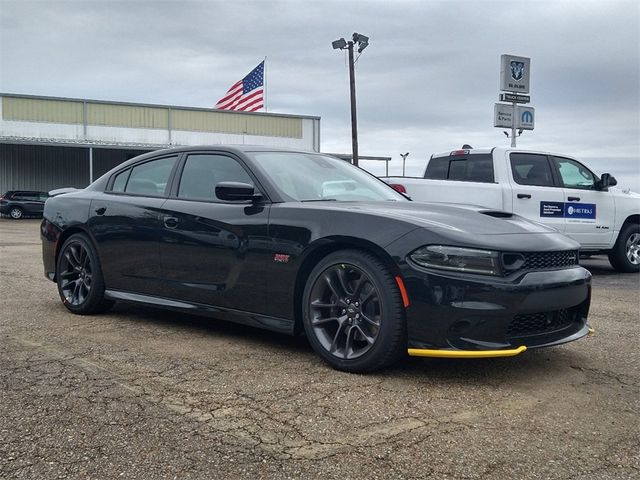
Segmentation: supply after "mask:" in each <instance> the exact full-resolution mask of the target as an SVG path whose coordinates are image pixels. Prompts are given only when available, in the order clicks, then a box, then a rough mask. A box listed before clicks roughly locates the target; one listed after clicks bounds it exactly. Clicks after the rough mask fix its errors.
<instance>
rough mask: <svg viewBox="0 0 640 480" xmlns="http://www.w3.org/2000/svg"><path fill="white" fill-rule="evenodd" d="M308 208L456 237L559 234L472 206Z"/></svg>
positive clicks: (333, 204)
mask: <svg viewBox="0 0 640 480" xmlns="http://www.w3.org/2000/svg"><path fill="white" fill-rule="evenodd" d="M304 205H305V206H307V207H308V208H321V209H322V210H347V211H352V212H359V213H362V214H366V215H374V216H377V217H387V218H389V219H393V220H396V221H397V220H403V221H405V222H407V223H411V224H413V225H415V226H416V227H424V228H428V229H430V230H433V229H441V230H447V231H450V232H451V233H454V232H455V233H456V234H462V235H464V234H470V235H515V234H523V233H526V234H536V233H539V234H548V233H551V232H556V230H554V229H551V228H549V227H547V226H545V225H542V224H540V223H536V222H532V221H529V220H527V219H525V218H523V217H520V216H518V215H513V214H510V213H507V212H502V211H496V210H490V209H487V208H484V207H479V206H473V205H458V204H445V203H422V202H420V203H419V202H334V201H331V202H329V201H327V202H313V203H311V202H310V203H304Z"/></svg>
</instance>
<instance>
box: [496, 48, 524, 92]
mask: <svg viewBox="0 0 640 480" xmlns="http://www.w3.org/2000/svg"><path fill="white" fill-rule="evenodd" d="M530 68H531V59H530V58H528V57H516V56H515V55H501V56H500V90H502V91H503V92H517V93H529V73H530Z"/></svg>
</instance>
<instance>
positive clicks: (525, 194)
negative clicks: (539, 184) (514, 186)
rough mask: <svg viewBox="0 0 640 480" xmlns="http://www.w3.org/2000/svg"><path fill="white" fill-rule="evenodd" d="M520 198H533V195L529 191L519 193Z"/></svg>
mask: <svg viewBox="0 0 640 480" xmlns="http://www.w3.org/2000/svg"><path fill="white" fill-rule="evenodd" d="M518 198H531V195H529V194H528V193H519V194H518Z"/></svg>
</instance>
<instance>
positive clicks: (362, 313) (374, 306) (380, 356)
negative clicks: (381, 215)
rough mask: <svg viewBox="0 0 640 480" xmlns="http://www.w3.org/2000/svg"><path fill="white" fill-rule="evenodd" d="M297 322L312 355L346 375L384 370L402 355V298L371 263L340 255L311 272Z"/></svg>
mask: <svg viewBox="0 0 640 480" xmlns="http://www.w3.org/2000/svg"><path fill="white" fill-rule="evenodd" d="M303 322H304V328H305V332H306V334H307V337H308V338H309V342H310V343H311V346H312V347H313V349H314V350H315V351H316V352H317V353H318V354H319V355H320V356H321V357H322V358H323V359H324V360H325V361H327V363H329V364H330V365H331V366H332V367H334V368H336V369H338V370H344V371H348V372H368V371H372V370H378V369H381V368H384V367H386V366H388V365H390V364H391V363H393V362H394V361H395V360H397V359H398V358H399V357H400V356H401V355H402V353H403V352H404V351H405V349H406V327H405V319H404V310H403V305H402V298H401V295H400V292H399V290H398V286H397V285H396V282H395V279H394V277H393V275H392V274H391V272H389V270H388V268H387V267H386V266H385V265H384V264H383V263H382V262H380V261H379V260H378V259H377V258H376V257H374V256H372V255H369V254H367V253H364V252H360V251H357V250H344V251H339V252H335V253H332V254H331V255H328V256H327V257H325V258H324V259H323V260H322V261H321V262H320V263H319V264H318V265H317V266H316V267H315V268H314V269H313V271H312V272H311V274H310V275H309V279H308V280H307V284H306V287H305V290H304V294H303Z"/></svg>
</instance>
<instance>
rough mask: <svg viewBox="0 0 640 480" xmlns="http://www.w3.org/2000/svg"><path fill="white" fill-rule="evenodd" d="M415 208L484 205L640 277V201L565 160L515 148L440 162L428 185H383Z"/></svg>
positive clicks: (422, 180)
mask: <svg viewBox="0 0 640 480" xmlns="http://www.w3.org/2000/svg"><path fill="white" fill-rule="evenodd" d="M383 180H385V181H386V182H387V183H389V184H391V185H392V186H393V187H394V188H396V189H397V190H400V191H404V192H405V193H406V194H407V195H409V196H410V197H411V198H412V199H413V200H414V201H418V202H444V203H462V204H473V205H480V206H482V207H485V208H487V209H492V210H502V211H506V212H510V213H515V214H518V215H521V216H523V217H526V218H528V219H530V220H534V221H537V222H540V223H543V224H546V225H548V226H550V227H553V228H555V229H556V230H558V231H560V232H562V233H564V234H565V235H567V236H568V237H571V238H573V239H574V240H576V241H578V242H579V243H580V245H581V252H582V253H591V254H596V253H607V254H608V255H609V261H610V262H611V265H612V266H613V267H614V268H616V269H617V270H619V271H624V272H637V271H640V195H638V194H637V193H632V192H628V191H622V190H620V189H618V188H615V185H616V183H617V182H616V179H615V178H614V177H612V176H611V175H610V174H608V173H605V174H602V175H596V174H595V173H593V171H592V170H590V169H589V168H588V167H587V166H585V165H584V164H583V163H581V162H580V161H579V160H577V159H575V158H573V157H570V156H568V155H563V154H555V153H550V152H542V151H533V150H519V149H512V148H499V147H496V148H491V149H464V150H455V151H452V152H445V153H439V154H434V155H432V156H431V159H430V160H429V162H428V163H427V166H426V168H425V172H424V174H423V176H422V177H383Z"/></svg>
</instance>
